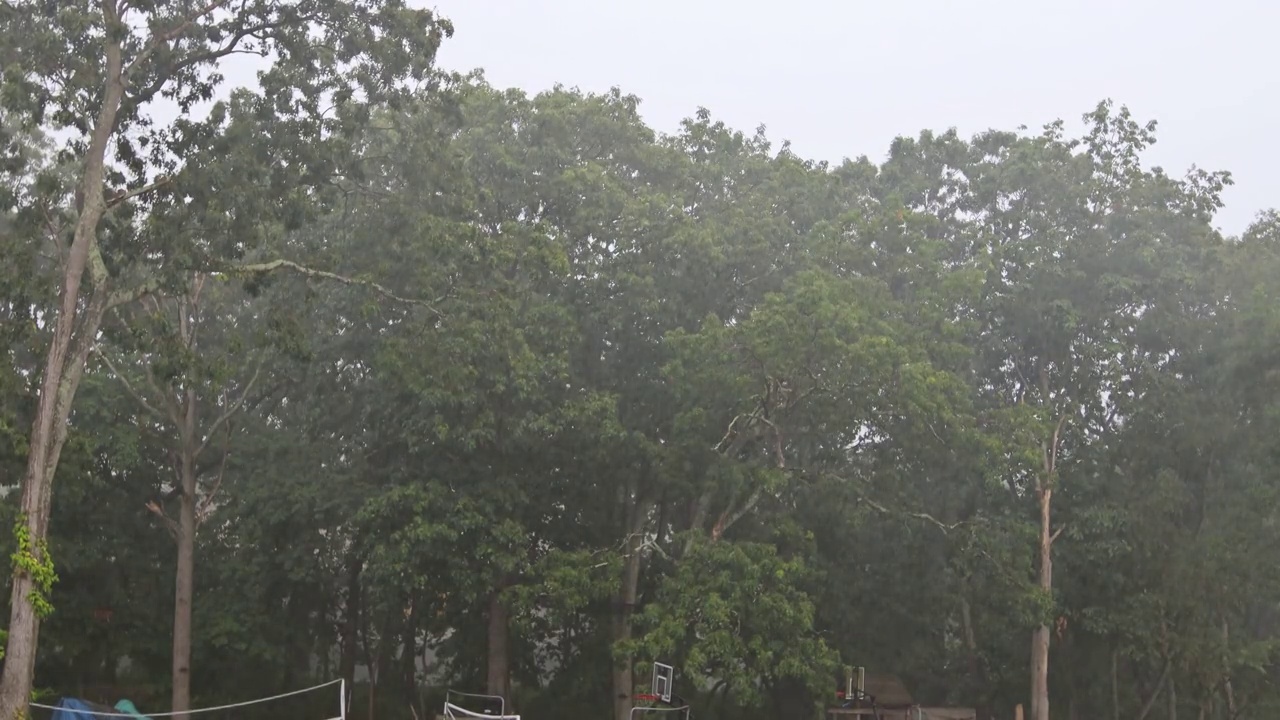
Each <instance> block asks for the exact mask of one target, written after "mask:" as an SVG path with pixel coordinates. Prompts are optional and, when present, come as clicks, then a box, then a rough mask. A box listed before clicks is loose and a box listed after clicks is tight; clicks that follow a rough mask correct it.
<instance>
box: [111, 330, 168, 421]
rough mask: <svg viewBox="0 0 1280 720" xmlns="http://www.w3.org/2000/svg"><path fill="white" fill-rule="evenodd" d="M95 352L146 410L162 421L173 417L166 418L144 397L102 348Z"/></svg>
mask: <svg viewBox="0 0 1280 720" xmlns="http://www.w3.org/2000/svg"><path fill="white" fill-rule="evenodd" d="M93 352H94V353H96V354H97V356H98V357H99V358H102V362H103V363H105V364H106V366H107V368H108V369H109V370H111V374H112V375H115V376H116V378H117V379H119V380H120V383H121V384H122V385H124V389H125V390H126V391H128V393H129V395H130V396H131V397H132V398H133V399H134V401H136V402H137V403H138V404H139V405H141V406H142V408H143V409H144V410H146V411H147V412H148V413H151V414H152V415H154V416H155V417H156V418H157V419H159V420H160V422H162V423H163V422H167V421H169V420H170V419H171V418H166V417H165V415H164V413H162V412H160V411H159V410H157V409H156V407H155V406H154V405H152V404H151V403H150V402H147V399H146V398H145V397H143V395H142V393H140V392H138V390H137V389H136V388H135V387H134V386H133V383H131V382H129V378H128V377H126V376H125V374H124V373H122V372H120V368H118V367H116V364H115V363H114V362H111V358H110V357H108V356H107V354H106V353H104V352H102V349H101V348H94V350H93Z"/></svg>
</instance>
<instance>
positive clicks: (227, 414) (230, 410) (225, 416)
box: [195, 361, 264, 457]
mask: <svg viewBox="0 0 1280 720" xmlns="http://www.w3.org/2000/svg"><path fill="white" fill-rule="evenodd" d="M263 364H264V363H263V362H262V361H259V362H258V367H257V368H256V369H255V370H254V371H253V377H251V378H249V384H247V385H245V386H244V390H242V391H241V392H240V397H238V398H236V399H235V401H234V402H232V403H230V404H229V405H227V409H226V410H225V411H223V413H222V414H221V415H219V416H218V419H216V420H214V421H213V424H212V425H210V426H209V432H208V433H207V435H206V437H205V439H204V442H201V443H200V447H198V448H196V455H195V456H196V457H200V453H202V452H204V449H205V448H206V447H208V446H209V441H210V440H212V439H213V435H214V433H216V432H218V428H220V427H222V426H223V425H224V424H225V423H226V422H227V421H228V420H230V419H231V416H232V415H235V414H236V413H237V412H239V410H240V407H241V406H243V405H244V403H245V400H248V399H249V393H250V392H252V391H253V386H254V385H255V384H256V383H257V382H258V376H259V375H260V374H261V373H262V366H263Z"/></svg>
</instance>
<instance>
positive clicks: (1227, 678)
mask: <svg viewBox="0 0 1280 720" xmlns="http://www.w3.org/2000/svg"><path fill="white" fill-rule="evenodd" d="M1230 644H1231V627H1230V625H1228V624H1227V619H1226V618H1225V617H1223V618H1222V646H1223V648H1225V649H1224V653H1229V652H1230ZM1222 666H1223V667H1222V693H1223V695H1224V697H1225V698H1226V701H1227V717H1229V718H1232V720H1235V717H1236V691H1235V689H1234V688H1233V687H1232V686H1231V660H1230V658H1229V657H1228V656H1227V655H1226V654H1224V655H1223V658H1222Z"/></svg>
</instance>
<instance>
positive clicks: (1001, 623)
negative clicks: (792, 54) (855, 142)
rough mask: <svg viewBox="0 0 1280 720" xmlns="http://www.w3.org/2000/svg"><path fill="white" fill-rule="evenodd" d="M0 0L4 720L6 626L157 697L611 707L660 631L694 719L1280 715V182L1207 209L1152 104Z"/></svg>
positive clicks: (412, 27) (427, 22)
mask: <svg viewBox="0 0 1280 720" xmlns="http://www.w3.org/2000/svg"><path fill="white" fill-rule="evenodd" d="M126 10H127V11H128V12H127V13H126ZM126 15H127V18H126ZM0 22H2V23H3V24H2V25H0V30H3V40H0V56H3V57H4V58H6V75H5V84H4V86H3V94H2V97H3V115H2V116H0V144H2V145H3V153H0V173H2V174H3V175H4V183H3V190H2V191H0V253H3V256H4V258H5V260H6V263H5V265H4V267H3V268H0V336H3V338H4V340H5V345H6V347H7V348H8V353H7V354H6V359H7V362H6V363H5V364H4V365H3V366H0V468H4V469H6V470H8V471H9V473H8V476H9V477H12V478H15V480H13V481H11V482H10V483H9V486H10V487H16V486H17V485H18V483H17V481H16V478H19V477H24V478H25V479H24V481H23V483H22V492H20V493H13V494H10V495H8V496H6V498H5V500H4V502H3V504H2V506H0V507H3V512H0V515H2V517H0V521H2V522H5V523H9V525H10V526H13V525H14V524H15V523H16V524H17V527H18V528H19V531H18V532H17V533H15V534H14V536H13V537H9V538H4V539H3V541H2V542H0V545H2V546H3V549H4V550H5V552H8V553H11V556H12V557H14V558H17V560H16V561H15V563H14V568H13V573H11V575H12V581H11V583H10V584H11V587H12V589H13V593H14V598H15V599H14V601H13V602H12V603H11V606H12V607H11V610H12V611H13V618H14V620H12V621H11V624H10V626H9V632H10V636H9V645H10V648H11V651H10V656H9V657H8V658H7V659H6V667H5V678H6V680H5V682H6V684H5V687H4V693H5V695H4V697H5V700H6V702H8V703H9V704H10V706H12V707H8V709H7V710H6V711H7V712H12V710H13V708H16V707H21V706H22V705H23V704H24V703H25V701H26V698H27V697H28V695H29V689H30V688H29V687H25V686H24V677H23V672H22V667H21V666H23V664H24V663H27V662H30V663H33V665H32V668H33V669H34V677H35V682H36V684H37V685H38V686H39V687H50V688H56V689H57V690H58V691H65V692H75V691H78V690H77V688H84V687H89V686H95V685H106V686H110V687H112V688H117V689H120V688H129V690H128V692H129V693H131V694H132V695H133V696H134V700H135V701H136V702H139V704H142V705H147V706H149V707H150V706H154V707H157V708H159V707H161V706H165V705H167V704H171V705H172V706H173V708H174V709H175V710H176V711H179V712H181V711H184V710H186V709H188V704H189V703H191V702H193V698H194V702H195V703H196V704H206V703H212V702H216V701H220V700H227V699H241V698H243V697H245V696H246V695H269V694H274V693H275V692H278V691H280V690H281V689H291V688H293V687H298V686H302V685H308V684H311V682H312V681H314V680H324V679H329V678H332V677H342V678H344V679H346V680H347V681H348V683H349V687H352V688H354V689H355V691H356V695H357V696H358V698H357V699H356V700H355V701H353V702H352V705H351V715H352V716H358V717H370V718H372V717H400V716H404V717H412V716H414V715H415V714H416V716H418V717H422V716H424V715H425V714H427V713H430V712H433V711H434V709H435V707H437V705H438V701H439V697H438V690H439V689H440V688H441V687H442V686H445V685H451V686H454V687H459V688H463V689H466V690H469V691H478V690H482V689H485V688H487V689H488V690H489V691H490V692H493V693H496V694H501V695H504V696H506V697H507V698H508V700H509V706H513V707H515V708H517V709H518V710H519V711H520V712H521V713H523V714H525V715H527V716H530V717H534V716H541V715H552V714H561V715H563V714H574V715H581V716H584V717H585V716H587V715H589V714H596V715H603V714H605V713H610V712H612V713H613V716H614V717H615V718H616V720H624V719H625V718H629V711H630V708H631V707H632V705H633V704H634V702H635V699H634V696H635V695H636V694H639V693H643V692H645V691H646V690H647V688H646V683H647V677H648V675H647V668H648V663H649V662H650V661H651V660H654V659H657V660H662V661H665V662H668V663H670V664H672V665H674V666H675V667H676V668H677V669H678V675H677V681H676V682H677V693H678V694H681V695H684V696H687V697H688V698H689V699H691V700H692V701H693V702H694V703H695V705H696V711H697V712H698V713H699V716H703V715H706V716H716V717H787V718H791V717H795V718H807V717H813V716H814V715H815V713H817V712H818V711H819V710H820V709H821V708H822V707H823V706H826V705H829V704H831V703H834V702H835V696H834V693H835V690H836V688H837V686H838V685H837V680H838V678H839V676H840V672H839V670H840V668H841V666H843V665H854V666H863V667H866V668H867V669H868V670H869V671H870V672H872V673H879V672H885V673H893V674H897V675H899V676H901V677H902V678H903V679H904V680H905V681H906V682H907V684H908V686H909V687H910V688H911V689H912V690H913V693H914V694H915V695H916V696H917V697H918V699H921V700H925V701H927V702H929V703H930V704H944V703H959V704H964V705H970V706H975V707H977V708H979V710H980V711H981V712H982V714H983V715H982V716H983V717H989V716H991V715H994V716H996V717H1006V716H1008V715H1009V714H1010V712H1011V708H1012V707H1013V705H1015V704H1019V703H1021V704H1024V705H1026V706H1027V707H1028V709H1030V710H1031V712H1032V715H1031V717H1032V718H1034V719H1035V720H1046V718H1048V717H1117V718H1118V717H1148V718H1160V717H1168V718H1170V719H1171V720H1172V718H1174V717H1176V715H1177V714H1178V713H1182V714H1184V715H1186V714H1190V713H1197V714H1198V715H1199V717H1202V718H1206V719H1208V718H1214V719H1215V720H1216V719H1217V718H1247V717H1259V718H1261V717H1269V716H1270V715H1271V713H1272V711H1273V709H1274V708H1275V707H1277V706H1278V704H1280V694H1278V693H1277V690H1276V685H1275V682H1276V677H1277V676H1276V672H1277V667H1278V666H1277V662H1276V661H1277V656H1276V652H1277V649H1278V648H1280V646H1278V645H1277V639H1278V638H1280V635H1278V634H1277V633H1278V632H1280V628H1278V627H1277V623H1276V611H1277V607H1278V605H1277V603H1280V573H1277V572H1276V571H1273V570H1272V569H1270V566H1269V564H1268V563H1266V562H1265V561H1263V560H1262V559H1263V558H1266V557H1269V556H1270V555H1272V554H1274V552H1275V551H1276V549H1277V547H1278V546H1280V535H1278V534H1277V533H1276V519H1275V513H1276V509H1277V507H1280V496H1278V495H1277V491H1276V487H1277V483H1276V479H1277V478H1276V477H1275V470H1274V469H1275V468H1276V467H1277V462H1276V461H1277V458H1276V456H1275V450H1274V447H1273V445H1274V443H1273V442H1272V438H1273V437H1274V436H1275V434H1276V431H1277V427H1278V426H1277V419H1278V418H1280V414H1278V413H1277V408H1278V407H1280V403H1278V399H1280V384H1278V383H1277V377H1280V375H1277V369H1276V368H1277V360H1278V358H1277V356H1276V352H1275V350H1274V348H1275V347H1277V346H1278V345H1277V340H1280V319H1278V317H1280V316H1277V315H1276V309H1275V308H1276V307H1277V304H1276V290H1275V287H1276V284H1275V282H1274V278H1275V277H1276V272H1277V271H1280V252H1277V247H1280V244H1278V243H1280V216H1277V215H1276V214H1275V213H1274V212H1271V213H1263V214H1261V215H1260V216H1259V217H1258V219H1257V221H1256V222H1255V223H1254V224H1253V225H1252V226H1251V227H1250V229H1249V230H1248V231H1247V232H1246V233H1245V234H1244V235H1242V236H1241V237H1239V238H1228V237H1223V236H1222V235H1221V234H1220V233H1219V232H1218V231H1216V230H1215V229H1214V227H1213V225H1212V222H1213V216H1214V212H1215V211H1216V210H1217V209H1218V208H1219V207H1220V205H1221V200H1220V194H1221V192H1222V190H1223V189H1224V187H1225V186H1226V185H1227V184H1229V183H1230V177H1229V176H1228V175H1226V174H1225V173H1211V172H1205V171H1201V170H1198V169H1194V168H1193V169H1192V170H1191V171H1190V172H1188V173H1187V174H1185V175H1184V176H1182V177H1175V176H1172V175H1169V174H1168V173H1166V172H1165V171H1164V170H1162V169H1159V168H1151V167H1149V166H1147V165H1146V164H1144V162H1143V153H1144V151H1145V150H1146V149H1147V148H1148V147H1149V146H1150V145H1151V144H1152V143H1153V142H1154V141H1155V125H1154V124H1153V123H1151V124H1144V123H1142V122H1139V121H1138V120H1137V119H1135V118H1134V117H1132V116H1131V115H1130V113H1129V112H1128V111H1127V110H1126V109H1124V108H1116V107H1114V106H1112V105H1111V104H1110V103H1101V104H1100V105H1099V106H1097V107H1096V108H1095V109H1094V110H1093V111H1091V112H1090V113H1088V114H1086V115H1085V116H1084V120H1085V124H1086V129H1085V131H1084V132H1083V134H1081V135H1080V136H1079V137H1072V136H1070V135H1069V134H1068V133H1067V131H1066V129H1065V128H1066V126H1065V125H1064V124H1062V123H1054V124H1051V125H1049V126H1047V127H1046V128H1043V130H1042V131H1039V132H1026V131H1023V130H1018V131H1013V132H1007V131H997V130H992V131H988V132H984V133H980V134H978V135H976V136H975V137H972V138H968V139H966V138H962V137H960V136H959V135H958V134H957V133H955V132H954V131H952V132H946V133H932V132H923V133H921V134H919V135H918V136H915V137H902V138H899V139H898V140H896V141H895V142H894V143H893V145H892V146H891V147H890V148H889V153H888V155H887V157H886V159H885V160H884V161H883V162H881V163H878V164H877V163H873V162H871V161H870V160H868V159H866V158H860V159H857V160H850V161H845V162H843V163H840V164H838V165H833V164H829V163H822V162H814V161H809V160H805V159H803V158H800V157H798V156H797V155H796V154H795V153H794V152H793V151H792V150H791V148H790V147H788V146H787V145H785V144H784V145H782V146H780V147H775V146H774V145H773V144H772V143H771V142H770V140H769V138H768V137H767V135H766V134H765V133H764V131H763V130H761V131H758V132H755V133H750V134H749V133H742V132H739V131H736V130H734V129H732V128H730V127H728V126H726V125H725V124H723V123H722V122H719V121H717V120H715V119H714V117H713V116H712V115H711V113H710V112H709V111H706V110H700V111H699V112H697V113H696V114H695V115H694V116H693V117H691V118H689V119H688V120H686V121H685V122H684V123H683V124H682V125H681V126H680V128H679V129H678V130H676V131H675V132H673V133H670V134H661V133H657V132H655V131H654V130H652V129H651V128H649V127H648V126H646V124H645V123H644V122H643V121H642V119H641V117H640V113H639V100H638V99H637V98H635V97H632V96H628V95H625V94H623V93H622V92H620V91H617V90H615V91H611V92H608V93H602V94H590V93H583V92H580V91H577V90H569V89H565V88H555V89H552V90H549V91H547V92H543V93H540V94H537V95H527V94H524V93H521V92H518V91H512V90H505V91H504V90H500V89H497V88H494V87H492V86H490V85H489V84H487V83H486V82H485V81H484V79H483V77H482V76H480V75H479V74H474V75H467V76H457V75H448V74H445V73H441V72H439V71H438V70H436V69H435V68H433V67H432V61H433V58H434V52H435V49H436V47H437V46H438V44H439V43H440V42H441V41H442V39H443V38H444V37H445V36H447V35H448V34H449V33H450V32H451V27H450V25H449V24H448V22H447V21H445V20H443V19H441V18H438V17H436V16H434V15H433V14H430V13H425V12H422V11H417V10H412V9H409V8H408V7H406V6H403V5H401V4H400V3H394V2H372V1H369V2H366V1H365V0H358V1H357V0H350V1H348V0H323V1H317V2H307V3H285V2H274V1H272V2H266V1H265V0H264V1H261V2H259V1H256V0H255V1H253V2H246V3H238V4H227V3H220V2H213V3H211V4H209V5H207V6H197V5H191V4H189V3H141V4H139V3H115V2H108V3H105V4H102V5H90V4H87V3H80V4H77V3H71V4H70V5H68V4H66V3H63V4H61V5H58V6H57V7H54V6H53V5H50V4H47V3H45V4H41V3H32V2H19V3H16V4H9V5H4V6H3V7H2V8H0ZM243 52H251V53H261V54H264V55H265V56H266V57H267V58H268V60H269V63H268V69H267V70H265V71H264V73H263V74H262V75H261V76H260V86H259V87H258V88H255V89H246V88H240V89H235V90H233V91H232V92H231V93H230V94H227V95H221V96H220V95H218V91H219V88H220V87H221V86H222V78H221V77H220V75H219V69H220V68H221V67H223V66H222V65H221V64H220V63H222V61H224V60H225V59H226V58H228V57H230V56H231V55H234V54H237V53H243ZM54 59H56V60H57V61H58V62H53V60H54ZM46 61H48V62H46ZM219 98H220V99H219ZM161 100H165V101H172V102H174V103H176V105H177V106H178V108H179V110H181V111H182V112H181V113H180V114H179V116H178V117H177V119H175V120H174V121H173V122H172V123H170V124H168V125H164V126H162V125H161V124H160V123H159V121H158V120H157V117H158V116H157V114H156V113H154V107H155V104H156V103H157V102H159V101H161ZM215 100H216V101H215ZM202 107H204V108H206V109H205V110H201V108H202ZM53 137H58V138H59V139H58V140H57V141H56V142H55V141H53V140H51V139H49V138H53ZM77 253H79V259H78V260H77V259H76V258H77ZM78 262H79V263H82V265H81V266H79V268H78V269H77V265H76V263H78ZM82 280H83V287H82V286H81V283H82ZM42 357H43V360H42ZM51 372H52V373H53V374H52V375H51V374H50V373H51ZM50 378H53V379H52V380H50ZM50 383H52V384H50ZM50 393H53V394H52V395H50ZM50 398H52V400H51V399H50ZM44 401H48V402H44ZM28 428H31V429H32V431H31V432H28V431H27V429H28ZM33 458H35V459H33ZM37 459H38V462H37ZM33 463H34V464H33ZM24 466H25V467H26V471H25V475H24V474H23V468H24ZM32 468H35V469H34V470H33V469H32ZM54 468H56V472H55V470H54ZM33 473H34V474H33ZM55 477H56V480H57V482H56V483H54V482H53V480H54V478H55ZM41 493H45V494H44V495H42V494H41ZM33 512H37V515H38V512H47V513H48V516H47V520H48V522H47V523H46V522H45V519H41V518H39V517H38V516H37V515H33V514H32V513H33ZM33 518H34V519H33ZM46 530H47V532H46ZM166 533H172V534H173V536H174V537H175V538H176V539H177V540H178V542H176V543H173V542H167V541H166ZM50 562H52V572H53V573H56V575H57V582H56V583H51V582H50V581H51V580H52V575H51V574H50V572H49V570H50ZM175 590H176V592H175ZM33 591H35V595H32V594H31V593H32V592H33ZM30 609H35V610H38V611H39V612H38V613H36V614H30V613H28V610H30ZM50 610H51V611H52V612H51V613H50V612H49V611H50ZM37 615H47V617H46V618H45V622H44V627H43V629H42V630H41V631H40V634H39V638H40V643H39V645H38V647H37V646H36V645H34V644H33V643H28V644H26V645H24V644H23V642H25V641H23V640H21V638H27V640H33V639H34V637H35V636H34V634H33V632H34V631H33V628H35V627H36V626H37V625H36V622H37V620H38V619H39V618H38V617H37ZM158 618H159V619H163V620H164V621H165V622H157V619H158ZM170 619H173V620H175V622H174V623H173V625H172V627H173V629H174V632H173V636H172V637H170V636H169V635H168V633H167V632H164V631H161V632H158V631H157V630H156V628H157V627H160V626H163V627H165V628H167V627H169V626H170V625H169V623H168V622H167V621H168V620H170ZM24 633H25V634H24ZM1028 641H1030V643H1029V642H1028ZM12 648H19V650H20V651H19V652H18V653H17V655H16V656H15V655H14V654H13V650H12ZM126 659H127V660H126ZM185 670H189V673H188V674H187V677H188V678H189V683H190V685H189V687H190V691H189V693H188V690H187V686H186V684H185V683H186V682H187V681H184V680H183V679H182V677H183V673H184V671H185ZM1029 679H1030V681H1031V682H1030V683H1028V680H1029ZM30 682H31V677H30V676H29V675H28V676H26V678H25V683H26V684H27V685H29V684H30ZM15 692H16V693H18V694H17V695H15V694H14V693H15ZM166 694H168V695H169V696H170V698H171V699H170V701H169V702H168V703H166V701H165V700H164V699H163V698H164V696H165V695H166ZM15 698H18V699H16V700H15ZM330 700H332V699H331V698H330ZM113 701H114V699H113ZM1050 701H1051V702H1050ZM317 702H320V701H319V700H317ZM317 707H319V706H317ZM326 707H327V706H326ZM331 710H332V708H329V709H319V710H317V711H318V712H330V711H331ZM1051 710H1052V712H1050V711H1051ZM262 712H264V713H266V715H264V716H270V712H271V710H270V708H264V709H263V710H262Z"/></svg>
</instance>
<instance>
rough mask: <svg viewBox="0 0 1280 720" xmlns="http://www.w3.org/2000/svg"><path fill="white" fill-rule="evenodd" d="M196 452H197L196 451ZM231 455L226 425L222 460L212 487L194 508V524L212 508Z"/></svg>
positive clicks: (201, 522)
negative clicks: (197, 506)
mask: <svg viewBox="0 0 1280 720" xmlns="http://www.w3.org/2000/svg"><path fill="white" fill-rule="evenodd" d="M197 454H198V453H197ZM230 456H231V426H230V425H228V426H227V431H226V433H225V434H224V435H223V438H222V460H221V462H219V463H218V477H217V478H216V479H214V481H213V487H212V488H210V490H209V492H208V493H207V494H206V495H205V496H204V502H202V503H200V507H199V508H198V509H197V510H196V524H197V525H200V524H203V523H204V521H205V518H207V517H208V515H209V512H210V511H211V510H212V508H213V500H214V498H216V497H217V496H218V490H220V489H221V488H222V478H223V477H225V476H226V473H227V458H228V457H230Z"/></svg>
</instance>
